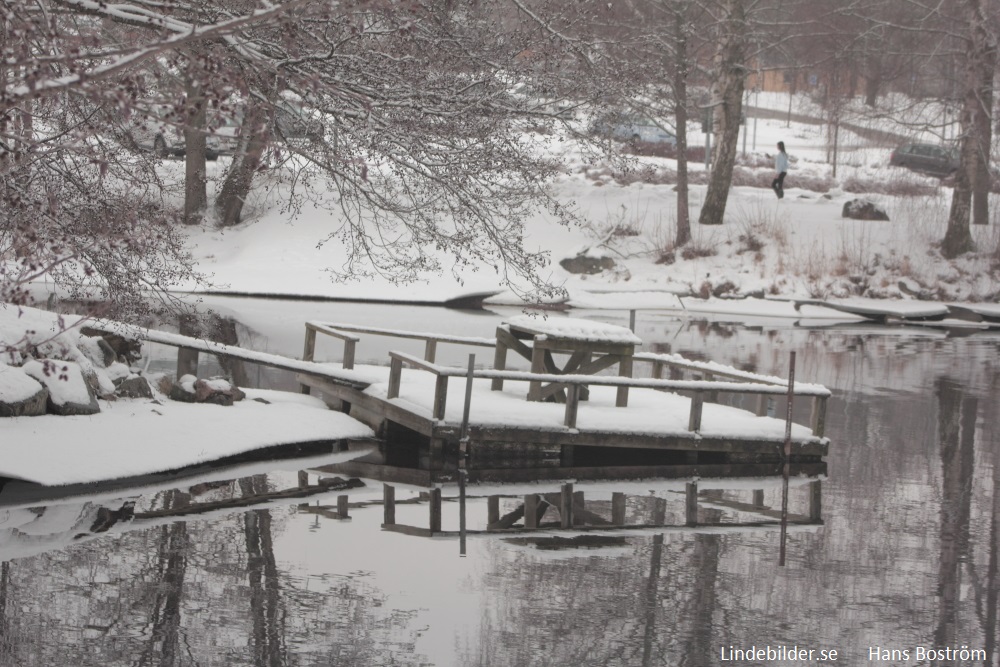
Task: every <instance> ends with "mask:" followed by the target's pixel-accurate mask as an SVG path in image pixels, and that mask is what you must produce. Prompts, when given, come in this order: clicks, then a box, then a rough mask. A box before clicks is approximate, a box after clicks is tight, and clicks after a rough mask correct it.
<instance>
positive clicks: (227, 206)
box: [215, 98, 270, 227]
mask: <svg viewBox="0 0 1000 667" xmlns="http://www.w3.org/2000/svg"><path fill="white" fill-rule="evenodd" d="M269 137H270V130H269V125H268V112H267V109H266V108H265V107H264V106H263V105H262V104H260V103H259V102H255V101H254V100H253V99H252V98H251V101H250V102H249V104H248V106H247V110H246V114H245V115H244V116H243V123H242V124H241V125H240V145H239V149H238V150H237V151H236V155H234V156H233V163H232V165H230V167H229V171H228V173H226V180H225V182H224V183H223V184H222V189H221V190H220V191H219V195H218V197H216V200H215V210H216V213H217V214H218V217H219V226H220V227H232V226H233V225H237V224H239V222H240V220H241V218H242V215H243V204H244V203H246V198H247V195H249V194H250V187H251V186H252V185H253V177H254V174H256V173H257V170H258V169H259V167H260V164H261V158H262V156H263V155H264V150H265V149H266V148H267V142H268V139H269Z"/></svg>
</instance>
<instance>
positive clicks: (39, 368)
mask: <svg viewBox="0 0 1000 667" xmlns="http://www.w3.org/2000/svg"><path fill="white" fill-rule="evenodd" d="M21 370H22V371H24V372H25V373H26V374H27V375H30V376H31V377H33V378H34V379H36V380H38V381H39V382H41V383H42V384H44V385H45V386H46V387H47V388H48V390H49V398H51V399H52V402H53V403H55V404H56V405H66V404H67V403H79V404H82V405H87V404H88V403H90V390H89V389H87V383H86V382H85V381H84V379H83V373H82V372H81V371H80V366H79V364H75V363H73V362H72V361H50V362H42V361H34V360H32V361H29V362H28V363H26V364H25V365H23V366H21Z"/></svg>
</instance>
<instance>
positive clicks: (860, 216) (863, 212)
mask: <svg viewBox="0 0 1000 667" xmlns="http://www.w3.org/2000/svg"><path fill="white" fill-rule="evenodd" d="M840 215H841V217H844V218H851V219H852V220H888V219H889V214H888V213H886V212H885V211H884V210H883V209H882V207H880V206H879V205H878V204H876V203H875V202H873V201H872V200H870V199H852V200H851V201H849V202H846V203H845V204H844V210H843V211H841V213H840Z"/></svg>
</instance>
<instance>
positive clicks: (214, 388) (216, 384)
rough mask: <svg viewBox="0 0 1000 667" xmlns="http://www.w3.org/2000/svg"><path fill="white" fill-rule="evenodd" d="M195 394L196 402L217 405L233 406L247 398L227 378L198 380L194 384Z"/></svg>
mask: <svg viewBox="0 0 1000 667" xmlns="http://www.w3.org/2000/svg"><path fill="white" fill-rule="evenodd" d="M194 394H195V401H196V402H198V403H212V404H215V405H232V404H233V403H234V402H236V401H242V400H243V399H244V398H246V396H247V395H246V394H245V393H243V392H242V391H241V390H240V388H239V387H236V386H233V384H232V383H231V382H230V381H229V380H226V379H225V378H210V379H208V380H198V381H197V382H195V383H194Z"/></svg>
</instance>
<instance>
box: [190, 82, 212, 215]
mask: <svg viewBox="0 0 1000 667" xmlns="http://www.w3.org/2000/svg"><path fill="white" fill-rule="evenodd" d="M185 89H186V92H187V110H186V111H187V113H186V119H187V120H186V122H185V123H184V224H185V225H197V224H199V223H201V220H202V218H203V217H204V215H205V209H206V208H207V207H208V191H207V189H206V187H205V150H206V148H207V146H206V143H207V142H206V139H205V125H206V122H205V121H206V116H205V96H204V95H203V93H202V91H201V86H200V85H198V83H197V82H196V81H193V80H192V79H190V78H189V79H188V80H187V83H186V86H185Z"/></svg>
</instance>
